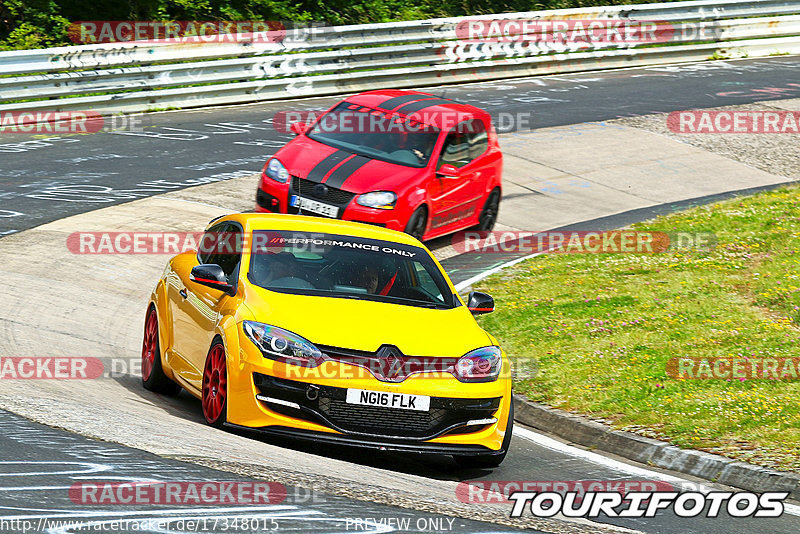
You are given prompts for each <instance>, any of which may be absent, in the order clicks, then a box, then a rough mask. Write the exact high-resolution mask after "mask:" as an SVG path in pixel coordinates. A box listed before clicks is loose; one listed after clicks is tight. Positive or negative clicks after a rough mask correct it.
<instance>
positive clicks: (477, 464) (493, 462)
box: [453, 397, 514, 469]
mask: <svg viewBox="0 0 800 534" xmlns="http://www.w3.org/2000/svg"><path fill="white" fill-rule="evenodd" d="M513 430H514V398H513V397H512V398H511V408H510V409H509V411H508V425H507V426H506V434H505V436H503V444H502V446H501V447H500V450H502V451H503V452H502V453H501V454H484V455H478V456H454V457H453V459H454V460H455V461H456V463H457V464H458V465H459V467H463V468H466V469H491V468H494V467H497V466H499V465H500V464H501V463H503V460H505V458H506V454H508V448H509V447H510V446H511V434H512V433H513Z"/></svg>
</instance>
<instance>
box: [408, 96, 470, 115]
mask: <svg viewBox="0 0 800 534" xmlns="http://www.w3.org/2000/svg"><path fill="white" fill-rule="evenodd" d="M443 104H455V102H453V101H452V100H447V99H446V98H431V99H428V100H421V101H419V102H412V103H410V104H406V105H405V106H400V107H399V108H397V109H396V110H394V112H395V113H400V114H401V115H406V116H408V115H411V114H412V113H416V112H417V111H422V110H423V109H425V108H429V107H432V106H441V105H443Z"/></svg>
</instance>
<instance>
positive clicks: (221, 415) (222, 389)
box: [202, 339, 228, 428]
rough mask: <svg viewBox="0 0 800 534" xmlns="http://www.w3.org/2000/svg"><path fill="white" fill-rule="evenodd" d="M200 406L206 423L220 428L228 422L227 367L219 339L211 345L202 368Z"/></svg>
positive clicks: (222, 346) (223, 347)
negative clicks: (201, 405)
mask: <svg viewBox="0 0 800 534" xmlns="http://www.w3.org/2000/svg"><path fill="white" fill-rule="evenodd" d="M202 404H203V417H205V419H206V423H208V424H209V425H211V426H213V427H215V428H222V426H223V425H224V424H225V423H226V422H227V420H228V365H227V361H226V356H225V346H224V345H223V344H222V340H220V339H216V340H214V343H212V345H211V348H210V349H209V350H208V355H207V356H206V363H205V365H204V366H203V386H202Z"/></svg>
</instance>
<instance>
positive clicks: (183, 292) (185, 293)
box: [178, 288, 189, 298]
mask: <svg viewBox="0 0 800 534" xmlns="http://www.w3.org/2000/svg"><path fill="white" fill-rule="evenodd" d="M178 293H180V294H181V296H182V297H183V298H186V297H188V296H189V293H187V292H186V288H184V289H181V290H180V291H178Z"/></svg>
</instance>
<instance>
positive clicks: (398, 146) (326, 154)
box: [256, 90, 503, 240]
mask: <svg viewBox="0 0 800 534" xmlns="http://www.w3.org/2000/svg"><path fill="white" fill-rule="evenodd" d="M291 130H292V131H293V132H294V133H295V134H297V138H295V139H293V140H292V141H290V142H289V143H288V144H287V145H286V146H284V147H283V148H281V149H280V150H279V151H278V152H277V153H276V154H275V155H274V156H273V157H272V158H270V159H269V161H267V163H266V165H265V166H264V170H263V172H262V175H261V181H260V184H259V187H258V191H257V193H256V209H257V210H258V211H267V212H273V213H301V214H307V215H317V216H322V217H331V218H337V219H345V220H349V221H359V222H365V223H369V224H375V225H378V226H383V227H386V228H390V229H393V230H401V231H405V232H407V233H409V234H411V235H413V236H414V237H416V238H418V239H420V240H428V239H432V238H435V237H439V236H442V235H445V234H449V233H451V232H455V231H458V230H463V229H465V228H469V227H473V226H474V227H476V228H477V229H479V230H491V229H492V228H493V227H494V223H495V221H496V220H497V212H498V208H499V206H500V195H501V174H502V167H503V156H502V154H501V152H500V146H499V145H498V142H497V134H496V133H495V130H494V128H493V126H492V122H491V118H490V116H489V114H488V113H487V112H485V111H483V110H481V109H478V108H476V107H474V106H469V105H466V104H461V103H458V102H455V101H453V100H448V99H446V98H440V97H437V96H434V95H430V94H427V93H421V92H418V91H400V90H382V91H369V92H366V93H361V94H358V95H354V96H351V97H348V98H346V99H345V100H342V101H341V102H339V103H337V104H336V105H335V106H333V107H332V108H330V109H329V110H328V111H327V112H325V113H324V114H323V115H321V116H319V117H318V118H317V119H316V120H315V121H314V122H313V123H312V124H310V125H309V124H306V123H300V122H298V123H294V124H292V125H291Z"/></svg>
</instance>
